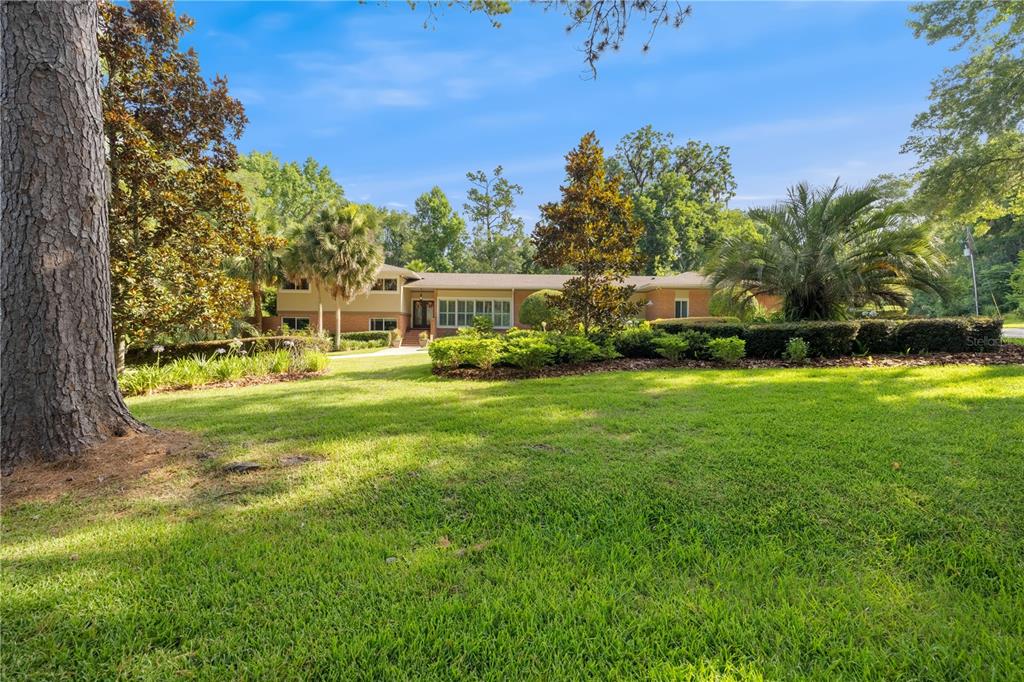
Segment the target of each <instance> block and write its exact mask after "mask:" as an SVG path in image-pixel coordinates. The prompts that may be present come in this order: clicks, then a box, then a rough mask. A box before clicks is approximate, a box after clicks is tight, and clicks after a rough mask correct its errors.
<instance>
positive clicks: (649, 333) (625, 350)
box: [613, 322, 658, 358]
mask: <svg viewBox="0 0 1024 682" xmlns="http://www.w3.org/2000/svg"><path fill="white" fill-rule="evenodd" d="M657 336H658V332H656V331H655V330H654V328H653V327H651V325H650V324H649V323H647V322H641V323H640V324H638V325H634V326H629V327H625V328H623V329H621V330H619V331H618V332H617V333H616V334H615V336H614V339H613V343H614V344H615V350H616V351H618V352H619V353H621V354H622V355H624V356H625V357H627V358H653V357H657V356H658V351H657V346H655V344H654V341H655V339H656V338H657Z"/></svg>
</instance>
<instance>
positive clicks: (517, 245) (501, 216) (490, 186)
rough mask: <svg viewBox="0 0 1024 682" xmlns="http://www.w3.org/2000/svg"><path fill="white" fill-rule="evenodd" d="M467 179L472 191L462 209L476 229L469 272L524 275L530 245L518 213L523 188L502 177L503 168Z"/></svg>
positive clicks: (467, 175)
mask: <svg viewBox="0 0 1024 682" xmlns="http://www.w3.org/2000/svg"><path fill="white" fill-rule="evenodd" d="M466 179H467V180H468V181H469V183H470V188H469V191H468V192H467V193H466V199H467V201H466V203H464V204H463V205H462V208H463V211H465V215H466V218H468V220H469V223H470V224H471V225H472V226H473V232H472V236H471V239H470V244H469V263H468V268H469V269H470V270H475V271H477V272H522V271H523V269H524V265H525V263H524V260H526V259H527V258H528V256H529V248H530V244H529V240H528V239H527V237H526V231H525V230H524V226H523V219H522V218H520V217H519V216H517V215H516V213H515V210H516V200H515V198H516V196H517V195H522V193H523V188H522V187H521V186H520V185H517V184H515V183H512V182H509V181H508V180H507V179H506V178H505V177H504V176H502V168H501V166H498V167H496V168H495V169H494V173H493V174H492V175H491V176H490V177H488V176H487V173H486V172H484V171H482V170H480V171H476V172H473V173H466ZM524 257H525V258H524Z"/></svg>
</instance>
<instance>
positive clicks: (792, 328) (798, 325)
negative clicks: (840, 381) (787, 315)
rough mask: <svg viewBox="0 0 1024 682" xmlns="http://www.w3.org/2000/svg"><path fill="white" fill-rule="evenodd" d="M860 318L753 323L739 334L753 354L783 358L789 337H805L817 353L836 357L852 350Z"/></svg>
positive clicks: (820, 355) (749, 354)
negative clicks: (848, 320)
mask: <svg viewBox="0 0 1024 682" xmlns="http://www.w3.org/2000/svg"><path fill="white" fill-rule="evenodd" d="M858 328H859V325H858V323H857V322H845V321H842V322H787V323H783V324H754V325H751V326H749V327H747V328H746V329H744V330H743V332H742V333H740V334H737V336H740V337H741V338H742V339H743V340H744V341H746V342H747V355H748V356H749V357H752V358H781V357H782V354H783V353H785V352H786V344H787V343H789V340H790V339H793V338H797V339H803V340H804V341H806V342H807V345H808V346H809V347H810V350H809V351H808V352H809V354H810V355H811V356H814V357H826V358H835V357H839V356H842V355H850V354H851V353H853V341H854V339H855V338H857V330H858Z"/></svg>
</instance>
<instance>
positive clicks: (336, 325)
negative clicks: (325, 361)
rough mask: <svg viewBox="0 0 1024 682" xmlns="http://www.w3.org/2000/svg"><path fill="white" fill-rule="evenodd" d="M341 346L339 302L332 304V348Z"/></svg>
mask: <svg viewBox="0 0 1024 682" xmlns="http://www.w3.org/2000/svg"><path fill="white" fill-rule="evenodd" d="M340 346H341V304H339V303H335V305H334V350H338V348H339V347H340Z"/></svg>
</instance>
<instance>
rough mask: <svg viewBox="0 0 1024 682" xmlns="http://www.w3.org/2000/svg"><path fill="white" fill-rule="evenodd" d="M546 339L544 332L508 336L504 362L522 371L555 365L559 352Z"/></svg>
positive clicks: (502, 355) (502, 356)
mask: <svg viewBox="0 0 1024 682" xmlns="http://www.w3.org/2000/svg"><path fill="white" fill-rule="evenodd" d="M546 337H547V334H546V333H544V332H537V333H533V334H529V333H520V334H507V335H506V336H505V339H504V348H503V349H502V352H501V360H502V362H505V363H507V364H509V365H512V366H513V367H519V368H521V369H540V368H541V367H543V366H545V365H550V364H553V363H554V362H555V359H556V358H557V351H556V349H555V346H554V345H553V344H552V343H550V342H549V341H548V340H547V338H546Z"/></svg>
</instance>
